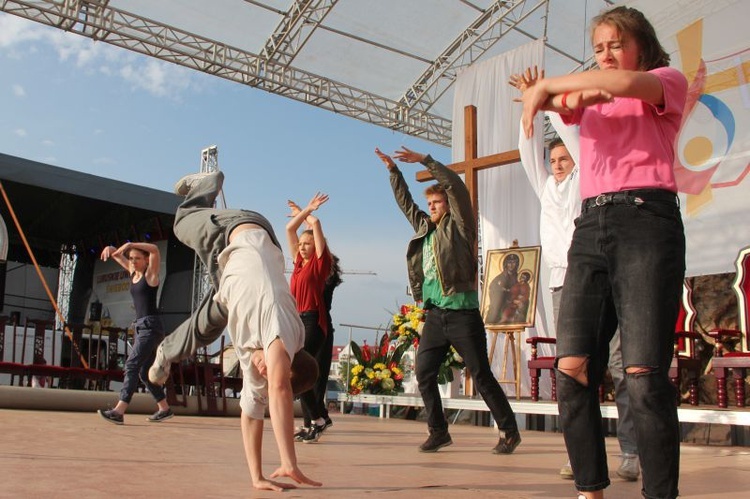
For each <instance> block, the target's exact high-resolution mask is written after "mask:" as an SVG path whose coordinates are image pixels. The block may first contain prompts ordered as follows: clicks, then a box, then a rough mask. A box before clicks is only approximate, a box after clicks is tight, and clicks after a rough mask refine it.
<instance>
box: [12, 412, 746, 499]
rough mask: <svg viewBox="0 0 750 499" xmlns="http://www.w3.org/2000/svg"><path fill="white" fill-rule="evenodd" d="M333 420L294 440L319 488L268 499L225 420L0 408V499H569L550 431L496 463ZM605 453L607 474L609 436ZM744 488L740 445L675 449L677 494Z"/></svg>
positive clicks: (615, 482)
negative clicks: (314, 437)
mask: <svg viewBox="0 0 750 499" xmlns="http://www.w3.org/2000/svg"><path fill="white" fill-rule="evenodd" d="M332 416H333V417H334V426H333V427H332V428H330V429H329V430H328V432H327V433H326V434H325V435H324V436H323V437H322V438H321V440H320V442H318V443H315V444H297V455H298V459H299V463H300V467H301V468H302V470H303V471H304V472H305V473H306V474H307V475H308V476H310V477H312V478H314V479H316V480H319V481H322V482H323V487H322V488H320V489H312V488H310V487H304V488H300V489H296V490H291V491H287V492H286V493H284V495H283V496H279V495H278V493H272V492H260V491H253V490H252V487H251V484H250V476H249V473H248V471H247V465H246V464H245V457H244V454H243V449H242V440H241V435H240V428H239V420H238V418H236V417H234V418H229V417H228V418H205V417H188V416H176V417H174V418H173V419H172V420H169V421H165V422H163V423H148V422H146V420H145V419H146V416H145V415H143V414H130V415H127V416H126V418H125V422H126V424H125V425H124V426H115V425H112V424H109V423H107V422H106V421H104V420H102V419H101V418H100V417H99V416H98V415H97V414H95V413H80V412H52V411H28V410H9V409H0V423H1V428H2V429H1V430H0V477H1V478H0V480H2V483H1V484H0V497H3V498H11V497H12V498H16V497H55V498H80V497H86V498H89V499H90V498H100V497H101V498H104V497H107V498H110V497H126V498H131V497H132V498H140V499H147V498H157V497H163V498H230V497H237V498H240V497H257V498H267V497H302V498H318V497H320V498H322V497H326V498H329V497H335V498H351V497H355V496H364V497H384V498H385V497H388V498H408V499H418V498H422V497H429V498H451V499H455V498H464V497H466V498H469V497H478V496H480V495H481V496H482V497H509V498H532V497H545V498H573V497H575V492H574V488H573V483H572V481H569V480H562V479H560V478H559V476H558V471H559V469H560V466H561V465H562V464H564V463H565V460H566V456H565V449H564V446H563V440H562V435H560V434H557V433H549V432H547V433H545V432H536V431H526V432H524V433H523V439H524V440H523V442H522V444H521V445H520V446H519V447H518V449H517V450H516V453H515V454H513V455H510V456H499V455H494V454H492V453H491V452H490V449H491V448H492V447H493V446H494V445H495V443H496V439H497V432H496V431H495V430H493V429H491V428H488V427H477V426H470V425H452V426H451V435H452V436H453V442H454V443H453V445H452V446H450V447H446V448H444V449H442V450H441V451H439V452H437V453H434V454H423V453H420V452H418V451H417V446H418V445H419V444H420V443H421V442H422V441H423V440H424V438H425V431H426V426H425V424H424V423H422V422H415V421H406V420H401V419H379V418H377V417H372V416H362V415H340V414H333V415H332ZM264 437H265V438H264V440H265V449H264V452H263V458H264V472H265V473H266V474H267V475H268V474H270V473H271V471H273V469H275V465H276V464H277V463H278V453H277V451H276V445H275V442H274V438H273V433H272V431H271V428H270V424H269V422H268V420H267V421H266V429H265V433H264ZM607 446H608V449H609V452H610V463H612V468H614V467H616V466H617V465H618V464H619V457H618V456H617V453H618V451H619V449H618V448H617V441H616V440H615V439H608V441H607ZM611 475H612V485H610V487H609V488H608V489H607V492H606V496H607V497H608V498H622V499H625V498H637V497H640V482H632V483H629V482H624V481H622V480H620V479H618V478H617V477H616V476H615V475H614V472H612V473H611ZM748 488H750V448H747V447H708V446H697V445H686V444H684V445H683V447H682V472H681V483H680V490H681V492H682V495H681V497H695V498H698V497H702V498H715V497H722V498H733V497H738V498H739V497H747V490H748ZM743 491H744V492H743Z"/></svg>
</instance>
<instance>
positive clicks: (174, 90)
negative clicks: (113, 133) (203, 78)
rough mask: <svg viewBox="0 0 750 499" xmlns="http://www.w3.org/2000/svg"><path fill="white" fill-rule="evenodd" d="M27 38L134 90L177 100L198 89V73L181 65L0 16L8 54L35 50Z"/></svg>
mask: <svg viewBox="0 0 750 499" xmlns="http://www.w3.org/2000/svg"><path fill="white" fill-rule="evenodd" d="M29 42H39V43H40V44H46V45H50V46H51V47H52V48H53V50H54V51H55V52H56V53H57V56H58V58H59V60H60V62H64V63H73V64H74V65H75V66H76V68H78V69H79V70H81V71H84V72H89V71H90V72H98V73H100V74H102V75H105V76H119V77H120V78H122V79H124V80H125V81H126V82H127V83H128V84H130V86H131V88H132V89H133V90H135V91H145V92H147V93H149V94H152V95H155V96H157V97H168V98H172V99H177V100H179V99H180V97H181V95H182V94H184V93H185V92H188V91H198V90H199V89H200V84H198V83H196V78H198V75H197V74H193V73H192V72H191V71H190V70H188V69H186V68H183V67H181V66H177V65H174V64H170V63H167V62H163V61H160V60H157V59H154V58H151V57H147V56H143V55H139V54H135V53H133V52H130V51H128V50H125V49H122V48H119V47H115V46H112V45H108V44H106V43H104V42H95V41H93V40H90V39H88V38H86V37H83V36H81V35H77V34H75V33H67V32H65V31H61V30H59V29H55V28H51V27H46V26H42V25H39V24H37V23H34V22H32V21H29V20H26V19H22V18H19V17H16V16H12V15H2V16H0V49H4V52H6V53H7V55H8V56H12V57H22V55H18V53H19V52H20V53H21V54H23V53H24V52H25V53H29V52H33V51H36V50H37V47H36V46H35V45H33V44H31V43H29Z"/></svg>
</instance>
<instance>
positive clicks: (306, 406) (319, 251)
mask: <svg viewBox="0 0 750 499" xmlns="http://www.w3.org/2000/svg"><path fill="white" fill-rule="evenodd" d="M326 201H328V195H326V194H321V193H317V194H315V196H313V198H312V200H310V203H309V204H308V205H307V206H306V207H305V208H303V209H300V208H299V207H298V206H297V205H296V204H295V203H294V202H293V201H289V202H288V204H289V208H290V209H291V210H292V214H291V216H292V219H291V220H290V221H289V223H288V224H287V226H286V235H287V241H288V243H289V251H290V252H291V254H292V258H293V259H294V270H293V271H292V282H291V289H292V296H294V299H295V300H296V301H297V311H298V312H299V314H300V318H301V319H302V323H303V324H304V325H305V347H304V349H305V351H307V352H308V353H309V354H310V355H312V356H313V357H315V358H316V359H317V358H320V355H319V354H320V351H321V349H322V348H323V346H324V345H325V339H326V335H327V334H328V320H327V315H326V305H325V300H324V299H323V288H324V286H325V282H326V279H327V278H328V275H329V274H330V272H331V253H330V252H329V251H328V248H327V246H326V240H325V236H324V235H323V228H322V226H321V225H320V220H318V218H317V217H314V216H313V215H312V212H313V211H315V210H317V209H318V208H320V206H321V205H322V204H323V203H325V202H326ZM303 222H305V223H307V225H308V227H309V229H307V230H305V231H303V232H302V234H300V235H299V236H298V235H297V230H298V229H299V227H300V226H301V225H302V223H303ZM327 375H328V373H327V372H326V373H324V372H321V373H320V376H327ZM317 386H318V385H317V384H316V386H315V387H313V388H312V389H311V390H308V391H307V392H305V393H303V394H302V395H300V401H301V403H302V414H303V416H304V419H305V426H304V427H302V428H301V429H300V430H299V431H298V432H297V433H296V434H295V440H297V441H301V442H305V443H310V442H317V441H318V439H319V438H320V435H321V434H322V433H323V431H324V430H325V429H326V428H327V425H326V421H325V419H324V418H323V414H324V409H325V407H324V406H323V402H322V400H323V397H322V396H320V395H322V394H319V393H316V391H318V388H317Z"/></svg>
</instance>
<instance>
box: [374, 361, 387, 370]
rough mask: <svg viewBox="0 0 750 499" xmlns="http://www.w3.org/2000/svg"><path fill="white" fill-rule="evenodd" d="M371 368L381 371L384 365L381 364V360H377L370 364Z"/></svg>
mask: <svg viewBox="0 0 750 499" xmlns="http://www.w3.org/2000/svg"><path fill="white" fill-rule="evenodd" d="M372 368H373V369H375V370H376V371H382V370H383V369H385V368H386V365H385V364H383V363H382V362H378V363H377V364H375V365H374V366H372Z"/></svg>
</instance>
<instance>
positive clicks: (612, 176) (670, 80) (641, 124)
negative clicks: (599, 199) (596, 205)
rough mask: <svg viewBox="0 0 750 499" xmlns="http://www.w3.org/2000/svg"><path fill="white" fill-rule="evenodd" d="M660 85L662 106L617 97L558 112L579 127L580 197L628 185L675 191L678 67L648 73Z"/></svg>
mask: <svg viewBox="0 0 750 499" xmlns="http://www.w3.org/2000/svg"><path fill="white" fill-rule="evenodd" d="M649 73H651V74H653V75H655V76H657V77H658V78H659V80H660V81H661V84H662V87H663V88H664V105H663V106H660V107H657V106H652V105H651V104H648V103H646V102H644V101H642V100H640V99H633V98H629V97H617V98H615V99H614V101H613V102H609V103H606V104H597V105H594V106H590V107H587V108H584V109H579V110H578V111H577V112H575V113H574V114H572V115H569V116H564V115H563V121H565V123H567V124H580V125H581V165H580V167H581V168H580V170H581V197H582V198H583V199H586V198H590V197H593V196H597V195H599V194H601V193H604V192H617V191H623V190H629V189H665V190H668V191H672V192H677V184H676V183H675V179H674V170H673V169H672V165H673V163H674V142H675V137H676V136H677V132H678V131H679V129H680V124H681V122H682V112H683V109H684V107H685V99H686V97H687V80H686V79H685V76H683V74H682V73H680V72H679V71H678V70H676V69H673V68H669V67H664V68H657V69H653V70H651V71H649Z"/></svg>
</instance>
